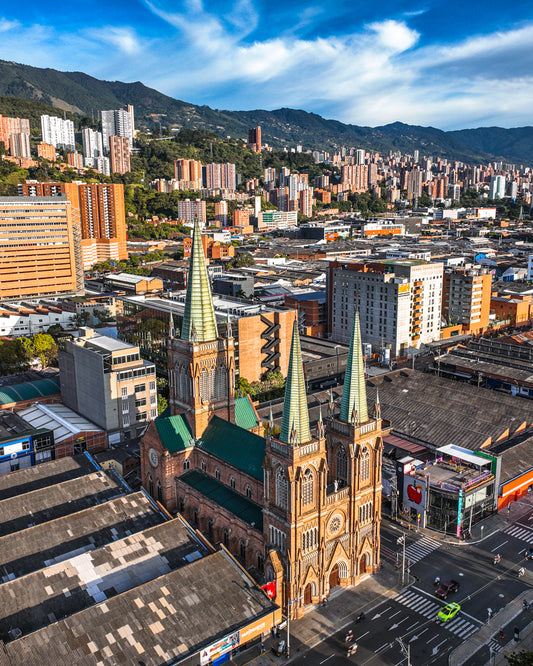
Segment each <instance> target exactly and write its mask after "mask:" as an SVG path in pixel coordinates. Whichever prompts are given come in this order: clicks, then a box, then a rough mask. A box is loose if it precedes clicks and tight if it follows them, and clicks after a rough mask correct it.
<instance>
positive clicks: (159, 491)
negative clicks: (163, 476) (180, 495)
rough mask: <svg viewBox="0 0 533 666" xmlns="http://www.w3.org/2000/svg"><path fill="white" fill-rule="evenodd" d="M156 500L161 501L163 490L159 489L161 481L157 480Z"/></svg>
mask: <svg viewBox="0 0 533 666" xmlns="http://www.w3.org/2000/svg"><path fill="white" fill-rule="evenodd" d="M157 500H158V501H159V502H162V501H163V492H162V490H161V481H158V482H157Z"/></svg>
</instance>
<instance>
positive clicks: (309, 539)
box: [302, 527, 318, 550]
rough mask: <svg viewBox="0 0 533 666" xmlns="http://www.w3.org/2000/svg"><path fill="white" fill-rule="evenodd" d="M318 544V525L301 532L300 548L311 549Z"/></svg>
mask: <svg viewBox="0 0 533 666" xmlns="http://www.w3.org/2000/svg"><path fill="white" fill-rule="evenodd" d="M317 546H318V527H312V528H311V529H310V530H306V531H305V532H303V533H302V550H311V549H314V548H316V547H317Z"/></svg>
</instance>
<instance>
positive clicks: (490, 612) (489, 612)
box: [487, 608, 492, 620]
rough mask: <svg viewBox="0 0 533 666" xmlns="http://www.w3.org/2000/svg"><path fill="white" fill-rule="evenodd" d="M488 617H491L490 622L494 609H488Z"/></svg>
mask: <svg viewBox="0 0 533 666" xmlns="http://www.w3.org/2000/svg"><path fill="white" fill-rule="evenodd" d="M487 615H488V616H489V620H490V618H491V617H492V608H487Z"/></svg>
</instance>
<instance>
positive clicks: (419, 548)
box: [405, 536, 440, 564]
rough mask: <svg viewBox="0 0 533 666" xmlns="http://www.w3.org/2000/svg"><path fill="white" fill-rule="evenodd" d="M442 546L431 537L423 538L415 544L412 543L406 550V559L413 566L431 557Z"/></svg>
mask: <svg viewBox="0 0 533 666" xmlns="http://www.w3.org/2000/svg"><path fill="white" fill-rule="evenodd" d="M439 546H440V542H439V541H436V540H435V539H431V538H430V537H426V536H425V537H422V538H421V539H418V540H417V541H415V542H414V543H411V544H409V545H408V546H407V548H406V549H405V557H406V558H407V559H408V560H409V562H410V563H411V564H415V563H416V562H419V561H420V560H421V559H422V558H424V557H426V555H429V554H430V553H432V552H433V551H434V550H437V548H438V547H439Z"/></svg>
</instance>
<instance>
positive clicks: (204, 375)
mask: <svg viewBox="0 0 533 666" xmlns="http://www.w3.org/2000/svg"><path fill="white" fill-rule="evenodd" d="M200 398H201V399H202V400H209V373H208V372H207V368H203V369H202V372H201V373H200Z"/></svg>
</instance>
